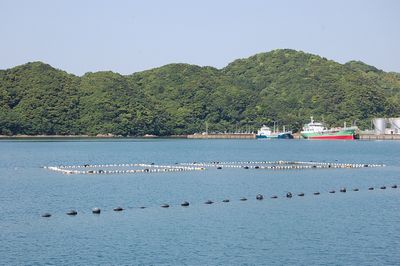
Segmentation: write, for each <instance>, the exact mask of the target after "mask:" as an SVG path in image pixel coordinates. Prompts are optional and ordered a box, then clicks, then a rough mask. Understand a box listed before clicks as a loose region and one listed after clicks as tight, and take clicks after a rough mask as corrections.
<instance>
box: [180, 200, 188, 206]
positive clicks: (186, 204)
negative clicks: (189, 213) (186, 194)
mask: <svg viewBox="0 0 400 266" xmlns="http://www.w3.org/2000/svg"><path fill="white" fill-rule="evenodd" d="M181 206H183V207H187V206H189V202H187V201H184V202H182V203H181Z"/></svg>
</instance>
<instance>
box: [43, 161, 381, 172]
mask: <svg viewBox="0 0 400 266" xmlns="http://www.w3.org/2000/svg"><path fill="white" fill-rule="evenodd" d="M384 166H385V165H384V164H361V163H358V164H355V163H327V162H303V161H242V162H241V161H237V162H192V163H175V164H174V165H157V164H154V163H150V164H146V163H125V164H83V165H60V166H44V168H45V169H48V170H51V171H55V172H61V173H63V174H134V173H160V172H182V171H202V170H206V169H207V168H217V169H222V168H244V169H266V170H292V169H295V170H299V169H329V168H332V169H337V168H365V167H369V168H373V167H384ZM110 168H116V169H110ZM125 168H128V169H125ZM131 168H134V169H131Z"/></svg>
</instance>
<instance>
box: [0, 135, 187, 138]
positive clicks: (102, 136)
mask: <svg viewBox="0 0 400 266" xmlns="http://www.w3.org/2000/svg"><path fill="white" fill-rule="evenodd" d="M157 138H181V139H183V138H185V139H186V138H187V135H171V136H154V135H145V136H112V135H96V136H90V135H12V136H7V135H0V139H157Z"/></svg>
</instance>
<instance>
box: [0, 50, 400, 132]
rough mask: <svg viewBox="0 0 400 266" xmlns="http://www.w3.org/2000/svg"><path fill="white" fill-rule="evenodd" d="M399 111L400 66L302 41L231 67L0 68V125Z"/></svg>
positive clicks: (8, 128) (296, 118) (192, 125)
mask: <svg viewBox="0 0 400 266" xmlns="http://www.w3.org/2000/svg"><path fill="white" fill-rule="evenodd" d="M311 115H313V116H314V117H315V119H318V120H324V121H325V122H326V123H327V124H328V125H330V126H335V125H342V123H343V122H345V121H346V122H347V123H348V124H349V123H352V122H356V123H357V125H359V126H361V127H369V125H370V119H371V118H372V117H376V116H400V74H398V73H386V72H383V71H381V70H378V69H376V68H375V67H373V66H369V65H366V64H364V63H362V62H358V61H351V62H348V63H346V64H344V65H343V64H339V63H336V62H334V61H330V60H327V59H325V58H322V57H319V56H316V55H312V54H307V53H303V52H298V51H294V50H274V51H271V52H268V53H261V54H257V55H254V56H252V57H249V58H246V59H239V60H236V61H234V62H232V63H231V64H229V65H228V66H226V67H225V68H223V69H216V68H212V67H199V66H194V65H188V64H170V65H166V66H163V67H160V68H155V69H151V70H148V71H143V72H138V73H134V74H132V75H128V76H123V75H120V74H118V73H113V72H96V73H86V74H85V75H84V76H82V77H78V76H74V75H71V74H68V73H66V72H64V71H61V70H58V69H55V68H53V67H51V66H49V65H47V64H44V63H41V62H34V63H27V64H25V65H22V66H17V67H15V68H12V69H8V70H1V71H0V134H5V135H13V134H29V135H34V134H49V135H52V134H59V135H66V134H90V135H96V134H107V133H112V134H116V135H131V136H139V135H144V134H155V135H172V134H188V133H195V132H202V131H204V130H205V124H206V123H207V124H208V128H209V130H210V131H233V130H237V129H242V130H244V129H251V130H255V129H256V128H258V127H259V126H261V125H262V124H269V125H272V124H273V121H277V122H278V123H279V124H280V125H286V126H289V127H291V128H292V129H295V130H296V129H299V128H301V126H302V124H303V123H306V122H307V121H308V120H309V117H310V116H311Z"/></svg>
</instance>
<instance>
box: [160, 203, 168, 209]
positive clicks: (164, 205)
mask: <svg viewBox="0 0 400 266" xmlns="http://www.w3.org/2000/svg"><path fill="white" fill-rule="evenodd" d="M161 207H162V208H169V205H168V204H163V205H161Z"/></svg>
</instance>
